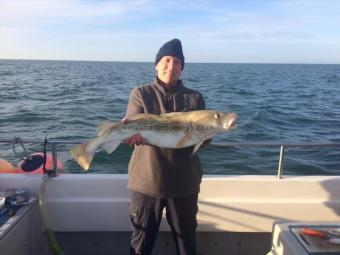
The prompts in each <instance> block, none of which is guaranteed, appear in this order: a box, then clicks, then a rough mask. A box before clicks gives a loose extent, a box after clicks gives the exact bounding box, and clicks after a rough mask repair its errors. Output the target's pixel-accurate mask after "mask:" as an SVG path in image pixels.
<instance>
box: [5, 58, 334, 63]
mask: <svg viewBox="0 0 340 255" xmlns="http://www.w3.org/2000/svg"><path fill="white" fill-rule="evenodd" d="M1 60H18V61H22V60H24V61H64V62H112V63H154V61H131V60H77V59H31V58H4V59H3V58H0V61H1ZM185 64H258V65H261V64H263V65H268V64H270V65H340V63H305V62H185Z"/></svg>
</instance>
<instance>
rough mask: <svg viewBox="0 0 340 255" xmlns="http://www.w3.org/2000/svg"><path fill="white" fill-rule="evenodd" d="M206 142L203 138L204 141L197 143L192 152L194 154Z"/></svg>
mask: <svg viewBox="0 0 340 255" xmlns="http://www.w3.org/2000/svg"><path fill="white" fill-rule="evenodd" d="M203 143H204V140H202V141H200V142H199V143H197V144H196V145H195V148H194V150H193V151H192V153H191V155H194V154H195V153H196V152H197V151H198V149H199V148H200V147H201V145H202V144H203Z"/></svg>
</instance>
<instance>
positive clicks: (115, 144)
mask: <svg viewBox="0 0 340 255" xmlns="http://www.w3.org/2000/svg"><path fill="white" fill-rule="evenodd" d="M119 144H120V141H113V142H107V143H104V144H103V145H102V147H103V148H104V149H105V151H106V152H107V153H109V154H111V153H112V152H113V151H114V150H115V149H117V147H118V146H119Z"/></svg>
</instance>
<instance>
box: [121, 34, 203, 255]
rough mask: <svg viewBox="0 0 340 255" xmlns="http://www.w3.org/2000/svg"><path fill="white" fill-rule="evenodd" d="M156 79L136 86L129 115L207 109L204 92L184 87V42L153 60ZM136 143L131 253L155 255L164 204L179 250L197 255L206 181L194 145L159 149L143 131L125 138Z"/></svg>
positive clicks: (132, 164)
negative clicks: (200, 195)
mask: <svg viewBox="0 0 340 255" xmlns="http://www.w3.org/2000/svg"><path fill="white" fill-rule="evenodd" d="M155 66H156V73H157V77H156V79H155V81H154V82H153V83H152V84H149V85H145V86H141V87H137V88H134V89H133V90H132V92H131V95H130V99H129V104H128V107H127V113H126V119H123V122H127V121H128V118H129V117H131V116H133V115H135V114H138V113H152V114H161V113H166V112H184V111H194V110H203V109H205V103H204V99H203V97H202V95H201V94H200V93H199V92H197V91H195V90H192V89H189V88H186V87H184V86H183V84H182V81H181V80H180V76H181V73H182V70H183V68H184V55H183V51H182V44H181V41H180V40H178V39H173V40H170V41H168V42H166V43H165V44H164V45H163V46H162V47H161V48H160V49H159V51H158V53H157V55H156V59H155ZM125 142H126V143H128V144H130V145H131V146H134V151H133V153H132V156H131V159H130V163H129V181H128V188H129V189H130V190H131V205H130V217H131V223H132V227H133V234H132V237H131V243H130V244H131V249H130V250H131V254H143V255H144V254H151V252H152V248H153V245H154V242H155V240H156V237H157V233H158V229H159V225H160V222H161V219H162V212H163V209H164V208H166V218H167V221H168V223H169V225H170V228H171V231H172V234H173V237H174V240H175V243H176V250H177V254H180V255H184V254H185V255H187V254H196V227H197V221H196V214H197V210H198V207H197V197H198V192H199V186H200V182H201V179H202V169H201V164H200V162H199V159H198V156H197V155H196V154H195V155H191V154H192V151H193V147H189V148H182V149H169V148H159V147H157V146H151V145H148V144H147V141H146V140H145V139H144V138H143V137H141V136H140V135H134V136H132V137H130V138H128V139H126V140H125Z"/></svg>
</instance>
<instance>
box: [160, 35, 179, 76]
mask: <svg viewBox="0 0 340 255" xmlns="http://www.w3.org/2000/svg"><path fill="white" fill-rule="evenodd" d="M164 56H173V57H177V58H179V59H180V60H181V63H182V70H183V68H184V55H183V51H182V43H181V41H180V40H178V39H172V40H170V41H168V42H166V43H164V45H163V46H162V47H161V48H160V49H159V51H158V53H157V55H156V59H155V65H157V63H158V62H159V60H161V58H162V57H164Z"/></svg>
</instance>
